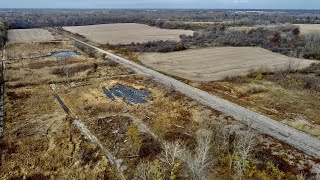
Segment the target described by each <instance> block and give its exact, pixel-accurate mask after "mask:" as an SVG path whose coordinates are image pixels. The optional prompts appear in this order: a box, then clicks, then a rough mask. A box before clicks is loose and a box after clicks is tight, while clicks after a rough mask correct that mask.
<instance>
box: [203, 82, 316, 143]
mask: <svg viewBox="0 0 320 180" xmlns="http://www.w3.org/2000/svg"><path fill="white" fill-rule="evenodd" d="M240 79H241V80H240ZM198 87H199V88H201V89H203V90H205V91H208V92H211V93H214V94H217V95H220V96H223V97H224V98H226V99H229V100H231V101H233V102H235V103H237V104H240V105H241V106H244V107H247V108H250V109H252V110H254V111H256V112H259V113H262V114H265V115H267V116H269V117H271V118H273V119H276V120H279V121H282V122H283V123H285V124H288V125H289V126H292V127H294V128H297V129H299V130H302V131H304V132H306V133H309V134H311V135H314V136H316V137H320V133H319V132H320V118H319V114H320V111H319V109H320V99H319V93H313V92H310V91H309V90H303V89H287V88H284V87H282V86H280V85H278V84H277V83H275V82H270V81H267V80H265V79H262V80H255V79H252V78H247V77H242V78H238V80H235V81H232V82H230V81H227V82H208V83H202V84H201V85H200V86H198Z"/></svg>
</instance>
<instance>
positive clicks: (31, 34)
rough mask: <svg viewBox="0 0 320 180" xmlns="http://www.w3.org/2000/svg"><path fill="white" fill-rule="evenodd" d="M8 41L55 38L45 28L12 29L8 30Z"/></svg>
mask: <svg viewBox="0 0 320 180" xmlns="http://www.w3.org/2000/svg"><path fill="white" fill-rule="evenodd" d="M8 37H9V43H33V42H47V41H53V40H55V38H54V36H53V35H52V34H51V33H50V32H49V31H47V30H45V29H12V30H9V31H8Z"/></svg>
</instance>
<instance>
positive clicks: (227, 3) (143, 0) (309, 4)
mask: <svg viewBox="0 0 320 180" xmlns="http://www.w3.org/2000/svg"><path fill="white" fill-rule="evenodd" d="M1 1H5V2H4V3H1V7H0V8H107V9H109V8H144V9H161V8H172V9H180V8H181V9H186V8H187V9H190V8H191V9H198V8H199V9H320V0H0V2H1Z"/></svg>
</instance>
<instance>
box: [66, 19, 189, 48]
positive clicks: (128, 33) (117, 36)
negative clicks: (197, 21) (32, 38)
mask: <svg viewBox="0 0 320 180" xmlns="http://www.w3.org/2000/svg"><path fill="white" fill-rule="evenodd" d="M64 29H65V30H67V31H70V32H72V33H77V34H80V35H82V36H85V37H86V38H87V39H89V40H91V41H93V42H95V43H100V44H106V43H109V44H130V43H132V42H135V43H143V42H148V41H159V40H164V41H166V40H171V41H180V38H179V36H180V35H183V34H185V35H193V31H190V30H172V29H160V28H156V27H151V26H147V25H143V24H136V23H123V24H101V25H91V26H71V27H64Z"/></svg>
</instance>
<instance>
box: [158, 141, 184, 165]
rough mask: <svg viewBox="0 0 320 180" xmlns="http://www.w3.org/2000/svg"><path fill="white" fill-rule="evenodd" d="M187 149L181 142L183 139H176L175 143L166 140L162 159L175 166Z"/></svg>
mask: <svg viewBox="0 0 320 180" xmlns="http://www.w3.org/2000/svg"><path fill="white" fill-rule="evenodd" d="M185 151H186V147H185V146H184V145H183V144H182V143H181V141H176V142H174V143H170V142H164V143H163V153H162V155H163V158H162V161H163V162H165V163H167V164H169V165H170V166H171V167H173V166H174V164H175V163H176V161H177V159H178V158H181V157H182V155H183V153H185Z"/></svg>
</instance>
